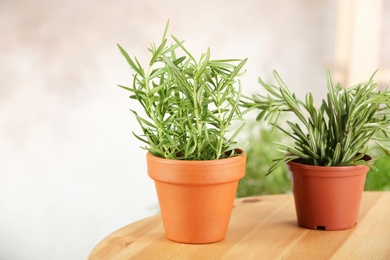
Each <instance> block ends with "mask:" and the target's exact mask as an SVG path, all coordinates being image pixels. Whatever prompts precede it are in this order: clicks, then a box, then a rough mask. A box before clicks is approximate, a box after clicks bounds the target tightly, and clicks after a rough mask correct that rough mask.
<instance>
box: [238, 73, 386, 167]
mask: <svg viewBox="0 0 390 260" xmlns="http://www.w3.org/2000/svg"><path fill="white" fill-rule="evenodd" d="M374 75H375V73H374V74H373V75H372V77H371V78H370V80H369V81H368V82H367V83H361V84H358V85H355V86H353V87H351V88H343V87H342V86H341V85H340V84H336V85H334V84H333V83H332V78H331V75H330V73H329V72H328V73H327V87H328V93H327V99H326V100H322V104H321V106H320V107H319V108H316V107H315V105H314V99H313V95H312V94H311V93H307V94H306V97H305V100H304V101H303V100H299V99H298V98H297V97H296V95H295V94H293V93H292V92H291V91H290V90H289V89H288V88H287V86H286V85H285V84H284V82H283V81H282V79H281V78H280V76H279V75H278V73H277V72H276V71H274V77H275V79H276V81H277V83H278V86H275V85H269V84H266V83H264V82H263V81H262V80H261V79H260V78H259V83H260V84H261V85H262V86H263V87H264V89H265V90H266V92H267V94H266V95H261V94H255V95H253V96H252V97H245V98H244V99H242V103H241V105H242V106H243V107H246V108H248V110H252V109H260V110H261V111H260V113H259V114H258V116H257V120H262V119H263V120H266V121H268V122H269V123H270V124H271V125H273V126H274V127H276V128H278V129H280V130H281V131H282V132H284V133H286V134H287V135H288V136H289V137H291V138H292V140H293V141H294V144H293V145H288V144H280V143H278V144H277V145H279V146H280V147H282V149H280V150H279V151H280V152H282V153H283V156H281V157H280V158H277V159H275V160H274V164H273V165H272V166H271V168H270V169H269V171H268V173H267V174H269V173H271V172H272V171H273V170H274V169H275V168H277V167H278V166H280V165H282V164H284V163H287V162H289V161H292V160H299V161H300V162H302V163H305V164H310V165H317V166H348V165H359V164H364V165H368V166H370V167H374V166H373V165H372V164H370V163H369V162H367V161H365V160H364V159H363V156H364V154H365V153H366V150H367V144H368V142H369V141H370V140H375V141H376V144H378V146H379V147H380V148H382V150H383V151H385V152H386V153H387V154H389V150H390V149H389V147H388V146H386V145H385V144H384V143H383V142H382V141H387V140H388V135H389V134H390V129H389V125H390V109H389V107H390V92H389V91H388V90H387V89H386V90H385V91H379V90H377V84H376V83H375V82H374V80H373V78H374ZM281 113H292V114H294V115H295V117H296V119H297V120H298V122H299V123H297V122H295V121H287V122H286V123H287V125H282V124H280V123H279V122H278V118H279V115H280V114H281ZM286 126H287V128H286ZM286 129H290V130H291V131H288V130H286ZM378 133H380V134H381V136H382V138H379V137H378V135H377V134H378Z"/></svg>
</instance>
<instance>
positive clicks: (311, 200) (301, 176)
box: [287, 156, 370, 230]
mask: <svg viewBox="0 0 390 260" xmlns="http://www.w3.org/2000/svg"><path fill="white" fill-rule="evenodd" d="M369 159H370V157H369V156H365V160H369ZM287 165H288V168H289V171H290V173H291V181H292V189H293V194H294V200H295V209H296V214H297V219H298V224H299V225H300V226H301V227H305V228H309V229H319V230H343V229H349V228H352V227H354V226H355V225H356V223H357V219H358V214H359V208H360V201H361V197H362V194H363V189H364V183H365V179H366V174H367V172H368V170H369V167H368V166H364V165H358V166H340V167H337V166H335V167H326V166H313V165H306V164H300V163H297V162H289V163H288V164H287Z"/></svg>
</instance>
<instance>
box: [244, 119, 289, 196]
mask: <svg viewBox="0 0 390 260" xmlns="http://www.w3.org/2000/svg"><path fill="white" fill-rule="evenodd" d="M246 128H247V129H249V131H247V132H249V133H246V134H247V140H248V142H249V147H248V148H247V149H246V152H247V166H246V175H245V177H244V178H243V179H241V180H240V182H239V184H238V190H237V197H247V196H254V195H263V194H278V193H288V192H291V184H290V179H289V176H288V172H287V169H286V167H279V168H278V169H276V170H275V171H274V172H273V173H272V174H270V175H268V176H265V175H266V173H267V172H268V169H269V168H270V166H271V165H272V160H273V159H275V158H277V157H280V152H278V151H277V150H276V149H277V147H276V145H275V144H273V142H276V141H278V142H280V141H281V140H280V139H282V138H283V137H284V136H283V133H280V132H278V131H275V132H273V133H272V134H271V128H270V127H267V126H266V125H264V124H260V123H257V124H253V125H250V126H249V127H246ZM244 135H245V134H244Z"/></svg>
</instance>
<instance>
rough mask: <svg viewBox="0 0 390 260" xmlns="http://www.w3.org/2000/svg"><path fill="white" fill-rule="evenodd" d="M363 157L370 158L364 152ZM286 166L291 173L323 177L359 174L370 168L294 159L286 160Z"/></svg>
mask: <svg viewBox="0 0 390 260" xmlns="http://www.w3.org/2000/svg"><path fill="white" fill-rule="evenodd" d="M363 158H364V160H365V161H370V160H372V157H371V156H370V155H368V154H365V155H364V157H363ZM287 167H288V169H289V171H290V172H292V173H293V174H298V175H307V176H313V177H314V176H315V177H324V178H326V177H347V176H354V175H360V174H362V173H367V172H368V170H369V168H370V167H368V166H366V165H349V166H317V165H309V164H303V163H299V162H294V161H291V162H288V163H287Z"/></svg>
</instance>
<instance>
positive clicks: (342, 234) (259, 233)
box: [89, 192, 390, 260]
mask: <svg viewBox="0 0 390 260" xmlns="http://www.w3.org/2000/svg"><path fill="white" fill-rule="evenodd" d="M89 259H91V260H95V259H390V192H365V193H364V194H363V199H362V204H361V208H360V214H359V220H358V224H357V226H356V227H354V228H352V229H349V230H343V231H321V230H309V229H304V228H301V227H299V226H298V225H297V222H296V216H295V208H294V200H293V197H292V195H291V194H283V195H267V196H259V197H250V198H240V199H236V201H235V206H234V209H233V212H232V216H231V220H230V225H229V230H228V234H227V236H226V239H225V240H223V241H221V242H218V243H214V244H206V245H188V244H179V243H175V242H172V241H170V240H168V239H166V238H165V235H164V228H163V225H162V223H161V220H160V215H156V216H152V217H149V218H146V219H143V220H141V221H138V222H135V223H133V224H130V225H127V226H125V227H123V228H121V229H119V230H118V231H115V232H114V233H112V234H111V235H109V236H107V237H106V238H105V239H103V240H102V241H101V242H100V243H99V244H98V245H97V246H96V247H95V248H94V249H93V251H92V252H91V254H90V255H89Z"/></svg>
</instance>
